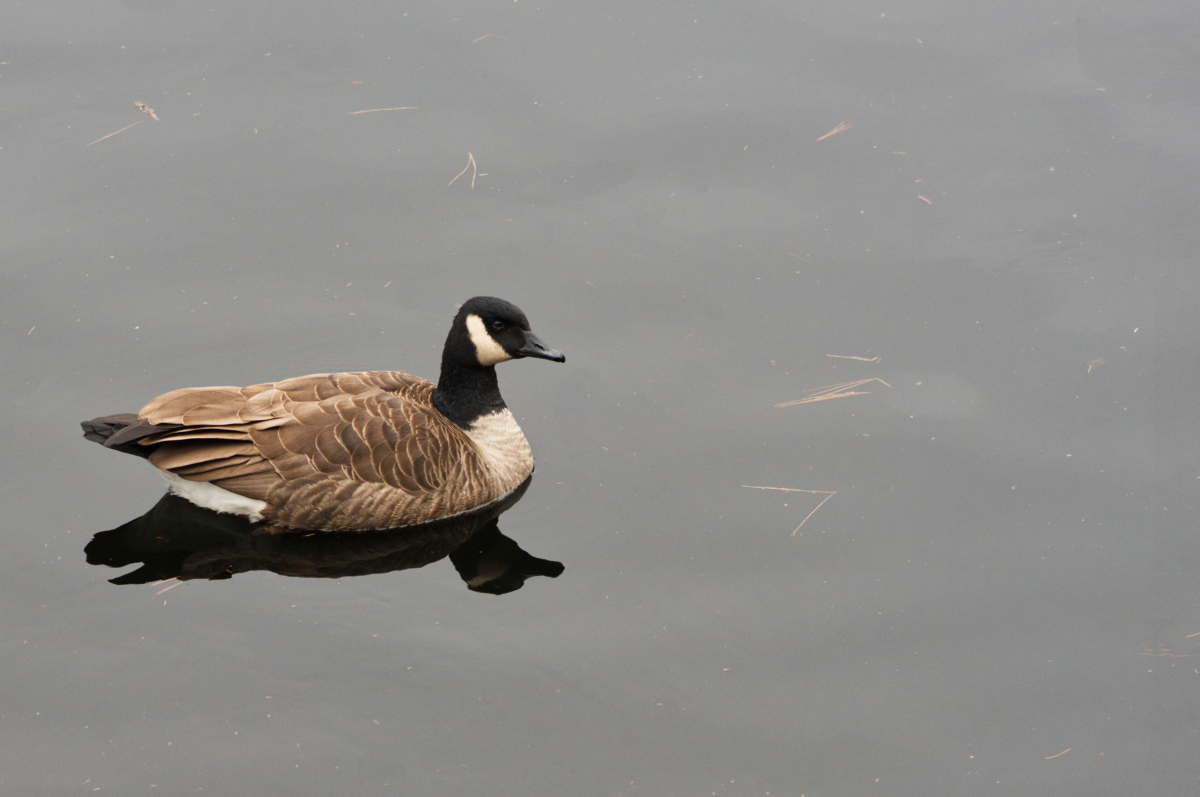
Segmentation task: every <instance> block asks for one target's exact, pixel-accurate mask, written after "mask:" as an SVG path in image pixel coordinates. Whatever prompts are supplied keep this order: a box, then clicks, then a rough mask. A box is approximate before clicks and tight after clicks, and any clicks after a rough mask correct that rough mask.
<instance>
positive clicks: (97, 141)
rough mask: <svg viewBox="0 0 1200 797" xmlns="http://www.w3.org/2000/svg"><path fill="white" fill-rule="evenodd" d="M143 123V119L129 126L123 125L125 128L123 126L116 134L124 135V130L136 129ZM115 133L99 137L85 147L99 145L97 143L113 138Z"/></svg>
mask: <svg viewBox="0 0 1200 797" xmlns="http://www.w3.org/2000/svg"><path fill="white" fill-rule="evenodd" d="M144 121H146V120H145V119H142V120H141V121H140V122H134V123H133V124H131V125H125V126H124V127H122V128H121V129H120V130H118V131H117V133H124V132H125V131H126V130H128V129H129V128H131V127H137V126H138V125H140V124H141V123H142V122H144ZM117 133H109V134H108V135H107V136H103V137H101V138H98V139H96V140H95V141H93V142H91V143H90V144H87V145H86V146H89V147H90V146H91V145H92V144H99V143H100V142H101V141H103V140H104V139H106V138H112V137H113V136H115V135H116V134H117Z"/></svg>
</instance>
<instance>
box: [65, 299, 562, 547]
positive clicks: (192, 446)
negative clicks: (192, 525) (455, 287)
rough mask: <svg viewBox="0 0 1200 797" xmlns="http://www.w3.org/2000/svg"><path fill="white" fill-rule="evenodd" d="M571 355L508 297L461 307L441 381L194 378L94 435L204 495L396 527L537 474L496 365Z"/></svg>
mask: <svg viewBox="0 0 1200 797" xmlns="http://www.w3.org/2000/svg"><path fill="white" fill-rule="evenodd" d="M521 357H540V358H542V359H545V360H553V361H555V362H563V361H564V360H565V359H566V358H565V357H563V356H562V354H560V353H559V352H557V351H554V350H553V349H549V348H547V347H546V346H545V345H543V343H542V342H541V341H540V340H538V337H537V335H535V334H533V332H531V331H530V329H529V321H528V320H526V318H525V314H524V313H522V312H521V311H520V310H519V309H518V308H517V307H516V306H515V305H512V304H509V303H508V302H506V301H504V300H503V299H495V298H492V297H488V296H476V297H475V298H474V299H470V300H469V301H467V303H466V304H464V305H463V306H462V308H461V309H460V310H459V312H458V315H457V316H455V318H454V323H453V325H452V326H451V327H450V334H449V335H448V336H447V337H446V345H445V348H444V349H443V350H442V373H441V376H440V378H439V380H438V384H437V386H436V387H435V386H434V385H432V384H430V383H429V382H427V381H425V380H424V379H420V378H418V377H415V376H409V375H408V374H403V373H399V372H397V371H366V372H361V373H340V374H314V375H312V376H301V377H297V378H295V379H288V380H285V381H283V382H274V383H265V384H260V385H252V386H250V387H240V388H239V387H205V388H185V389H183V390H176V391H173V392H171V393H167V394H165V395H162V396H159V397H158V398H156V399H154V400H153V401H151V402H150V403H149V404H147V405H146V406H145V407H143V408H142V411H141V412H140V413H139V414H138V415H132V414H126V415H109V416H106V417H102V418H96V419H95V420H92V421H85V422H84V423H83V430H84V436H85V437H87V438H88V439H89V440H94V441H96V442H98V443H102V444H104V445H105V446H106V447H108V448H115V449H117V450H118V451H124V452H126V453H130V454H137V455H139V456H143V457H147V458H148V459H149V460H150V462H151V464H153V465H154V466H155V467H157V468H159V469H160V471H161V472H162V474H163V476H164V477H165V478H166V479H167V481H168V482H170V483H171V489H172V491H174V492H175V493H176V494H178V495H180V496H183V497H184V498H186V499H188V500H189V501H191V502H192V503H194V504H197V505H199V506H203V507H207V508H209V509H214V510H217V511H218V512H229V513H234V514H240V515H245V516H247V517H249V518H250V519H251V520H256V521H257V520H266V521H268V522H270V523H273V524H276V525H280V526H288V527H292V528H299V529H322V530H325V529H328V530H334V531H357V530H363V529H385V528H395V527H399V526H408V525H412V524H415V523H424V522H427V521H430V520H437V519H439V518H446V517H451V516H454V515H457V514H459V513H462V512H466V511H469V510H472V509H475V508H478V507H480V506H485V505H487V504H489V503H491V502H493V501H497V500H499V499H500V498H502V497H504V496H505V495H507V494H508V493H510V492H512V490H514V489H515V488H516V487H517V485H519V484H521V483H522V482H523V481H524V480H525V479H526V478H528V477H529V475H530V474H531V473H533V454H532V453H531V452H530V450H529V443H528V442H527V441H526V440H525V435H524V434H523V433H522V432H521V427H519V426H518V425H517V422H516V420H515V419H514V418H513V416H512V413H511V412H509V411H508V408H507V407H506V406H505V404H504V399H503V398H501V397H500V387H499V385H498V383H497V381H496V369H495V365H496V364H497V363H500V362H504V361H505V360H511V359H515V358H521Z"/></svg>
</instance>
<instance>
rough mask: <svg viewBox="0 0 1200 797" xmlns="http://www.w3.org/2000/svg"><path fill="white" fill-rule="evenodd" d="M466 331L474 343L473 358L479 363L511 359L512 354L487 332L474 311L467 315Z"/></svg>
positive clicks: (481, 320)
mask: <svg viewBox="0 0 1200 797" xmlns="http://www.w3.org/2000/svg"><path fill="white" fill-rule="evenodd" d="M467 332H468V333H470V335H471V342H472V343H473V344H475V358H476V359H477V360H479V364H480V365H495V364H496V363H502V362H504V361H505V360H511V359H512V355H511V354H509V353H508V352H506V351H505V350H504V347H503V346H501V345H500V344H499V343H497V342H496V341H495V340H493V339H492V336H491V335H489V334H488V331H487V327H485V326H484V325H483V319H482V318H480V317H479V316H477V315H475V314H474V313H471V315H469V316H467Z"/></svg>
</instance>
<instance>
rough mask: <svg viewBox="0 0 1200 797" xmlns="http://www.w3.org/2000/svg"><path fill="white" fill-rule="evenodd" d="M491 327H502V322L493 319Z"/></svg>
mask: <svg viewBox="0 0 1200 797" xmlns="http://www.w3.org/2000/svg"><path fill="white" fill-rule="evenodd" d="M492 329H504V322H503V321H493V322H492Z"/></svg>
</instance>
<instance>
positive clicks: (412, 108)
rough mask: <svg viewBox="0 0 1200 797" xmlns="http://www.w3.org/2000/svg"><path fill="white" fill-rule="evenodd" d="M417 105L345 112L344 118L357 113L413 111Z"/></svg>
mask: <svg viewBox="0 0 1200 797" xmlns="http://www.w3.org/2000/svg"><path fill="white" fill-rule="evenodd" d="M419 107H420V106H419V105H405V106H403V107H401V108H368V109H366V110H365V111H347V112H346V116H354V115H355V114H358V113H376V112H378V111H415V110H417V109H418V108H419Z"/></svg>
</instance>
